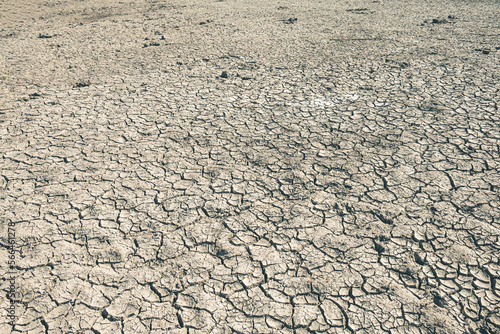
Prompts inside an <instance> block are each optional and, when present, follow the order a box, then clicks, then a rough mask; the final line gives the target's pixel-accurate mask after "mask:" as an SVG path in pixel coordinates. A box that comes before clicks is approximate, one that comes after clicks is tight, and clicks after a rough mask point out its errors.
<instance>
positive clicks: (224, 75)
mask: <svg viewBox="0 0 500 334" xmlns="http://www.w3.org/2000/svg"><path fill="white" fill-rule="evenodd" d="M220 77H221V78H224V79H227V78H228V77H229V76H228V74H227V71H222V73H221V75H220Z"/></svg>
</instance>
